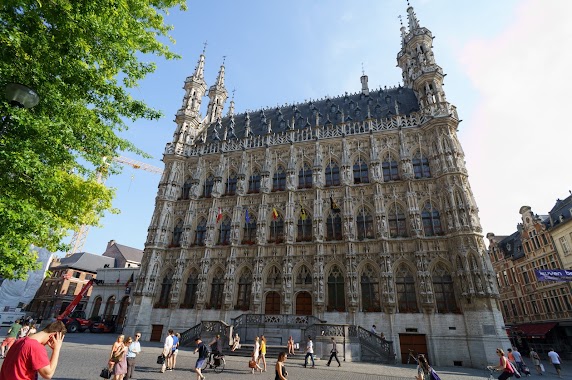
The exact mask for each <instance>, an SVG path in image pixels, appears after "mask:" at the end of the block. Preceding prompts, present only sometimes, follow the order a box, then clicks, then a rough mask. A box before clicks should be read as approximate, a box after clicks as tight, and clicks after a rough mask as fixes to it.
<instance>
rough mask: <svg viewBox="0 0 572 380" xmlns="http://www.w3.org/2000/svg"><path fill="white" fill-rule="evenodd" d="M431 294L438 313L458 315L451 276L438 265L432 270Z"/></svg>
mask: <svg viewBox="0 0 572 380" xmlns="http://www.w3.org/2000/svg"><path fill="white" fill-rule="evenodd" d="M432 277H433V293H434V294H435V303H436V304H437V312H438V313H458V312H459V308H458V306H457V300H456V299H455V290H454V286H453V278H452V277H451V274H450V273H449V272H448V271H447V270H446V269H445V268H444V267H443V266H442V265H438V266H437V267H436V268H435V269H434V270H433V276H432Z"/></svg>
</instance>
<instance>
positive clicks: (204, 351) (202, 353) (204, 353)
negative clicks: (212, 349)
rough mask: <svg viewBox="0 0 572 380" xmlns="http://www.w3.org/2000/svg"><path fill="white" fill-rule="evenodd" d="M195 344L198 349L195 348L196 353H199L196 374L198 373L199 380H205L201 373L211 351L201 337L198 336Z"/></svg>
mask: <svg viewBox="0 0 572 380" xmlns="http://www.w3.org/2000/svg"><path fill="white" fill-rule="evenodd" d="M195 344H196V345H197V348H195V351H194V353H195V354H196V353H197V352H198V353H199V358H198V359H197V362H196V363H195V372H196V373H197V380H204V379H205V376H204V375H203V374H202V373H201V369H202V368H203V366H204V365H205V360H207V358H208V357H209V350H208V348H207V346H206V345H205V344H204V342H203V341H202V340H201V337H200V336H198V337H196V338H195Z"/></svg>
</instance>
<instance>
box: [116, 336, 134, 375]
mask: <svg viewBox="0 0 572 380" xmlns="http://www.w3.org/2000/svg"><path fill="white" fill-rule="evenodd" d="M131 343H133V339H132V338H131V337H127V339H124V341H123V346H121V347H120V348H119V349H118V350H117V352H116V353H115V357H117V359H118V360H117V362H116V363H115V365H114V366H113V380H123V378H124V377H125V375H126V374H127V351H128V350H129V345H131Z"/></svg>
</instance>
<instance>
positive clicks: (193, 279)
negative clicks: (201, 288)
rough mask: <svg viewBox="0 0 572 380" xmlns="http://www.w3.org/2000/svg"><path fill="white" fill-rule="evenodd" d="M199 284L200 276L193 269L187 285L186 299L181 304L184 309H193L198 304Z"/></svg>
mask: <svg viewBox="0 0 572 380" xmlns="http://www.w3.org/2000/svg"><path fill="white" fill-rule="evenodd" d="M198 284H199V275H198V272H197V270H196V269H192V270H191V273H190V274H189V277H187V282H186V284H185V298H184V299H183V303H182V304H181V308H182V309H192V308H194V307H195V304H196V302H197V287H198Z"/></svg>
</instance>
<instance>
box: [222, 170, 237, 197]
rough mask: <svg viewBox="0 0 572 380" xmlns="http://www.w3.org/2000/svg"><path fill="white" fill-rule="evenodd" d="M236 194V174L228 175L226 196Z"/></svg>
mask: <svg viewBox="0 0 572 380" xmlns="http://www.w3.org/2000/svg"><path fill="white" fill-rule="evenodd" d="M235 194H236V174H235V173H234V172H232V173H230V174H229V175H228V178H227V180H226V189H225V192H224V195H235Z"/></svg>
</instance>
